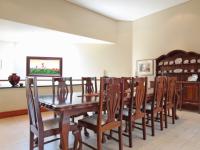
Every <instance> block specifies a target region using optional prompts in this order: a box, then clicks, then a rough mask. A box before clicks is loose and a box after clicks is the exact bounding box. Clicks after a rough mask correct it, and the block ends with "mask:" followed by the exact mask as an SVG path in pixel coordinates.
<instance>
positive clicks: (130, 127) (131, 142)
mask: <svg viewBox="0 0 200 150" xmlns="http://www.w3.org/2000/svg"><path fill="white" fill-rule="evenodd" d="M127 122H128V121H127ZM128 125H129V127H128V135H129V147H133V141H132V129H133V126H132V120H129V123H128Z"/></svg>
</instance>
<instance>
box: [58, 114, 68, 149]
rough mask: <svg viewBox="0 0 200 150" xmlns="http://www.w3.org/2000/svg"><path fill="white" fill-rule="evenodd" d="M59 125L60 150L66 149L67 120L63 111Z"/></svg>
mask: <svg viewBox="0 0 200 150" xmlns="http://www.w3.org/2000/svg"><path fill="white" fill-rule="evenodd" d="M59 127H60V140H61V147H62V150H68V145H69V144H68V134H69V122H68V119H67V115H66V114H65V113H64V112H63V113H62V114H61V117H60V124H59Z"/></svg>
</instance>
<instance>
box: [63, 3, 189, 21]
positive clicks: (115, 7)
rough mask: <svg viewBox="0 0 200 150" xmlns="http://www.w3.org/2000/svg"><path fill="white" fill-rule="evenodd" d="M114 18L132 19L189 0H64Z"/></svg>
mask: <svg viewBox="0 0 200 150" xmlns="http://www.w3.org/2000/svg"><path fill="white" fill-rule="evenodd" d="M66 1H69V2H71V3H74V4H77V5H79V6H81V7H84V8H87V9H89V10H92V11H94V12H97V13H100V14H102V15H104V16H108V17H110V18H113V19H116V20H126V21H134V20H136V19H139V18H141V17H144V16H147V15H150V14H152V13H155V12H158V11H161V10H164V9H167V8H170V7H173V6H176V5H179V4H182V3H185V2H187V1H189V0H66Z"/></svg>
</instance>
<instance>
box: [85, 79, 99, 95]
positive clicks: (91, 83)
mask: <svg viewBox="0 0 200 150" xmlns="http://www.w3.org/2000/svg"><path fill="white" fill-rule="evenodd" d="M87 93H97V78H96V77H82V95H84V94H87Z"/></svg>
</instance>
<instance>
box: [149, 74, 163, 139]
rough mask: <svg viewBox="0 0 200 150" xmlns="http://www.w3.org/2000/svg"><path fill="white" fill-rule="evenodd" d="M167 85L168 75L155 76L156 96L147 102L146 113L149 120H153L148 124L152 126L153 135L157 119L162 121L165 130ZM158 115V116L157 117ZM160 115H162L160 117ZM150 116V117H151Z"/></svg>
mask: <svg viewBox="0 0 200 150" xmlns="http://www.w3.org/2000/svg"><path fill="white" fill-rule="evenodd" d="M165 87H166V77H165V76H157V77H156V78H155V85H154V96H153V99H152V100H151V101H150V102H149V103H147V104H146V114H147V122H148V120H151V125H149V124H148V125H147V126H150V127H151V133H152V136H154V135H155V126H154V123H155V119H156V120H157V121H159V122H160V129H161V130H163V109H164V108H163V106H164V105H163V104H164V101H163V100H164V96H165ZM156 115H157V117H155V116H156ZM158 115H159V116H160V117H159V118H158ZM149 116H150V117H149Z"/></svg>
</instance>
